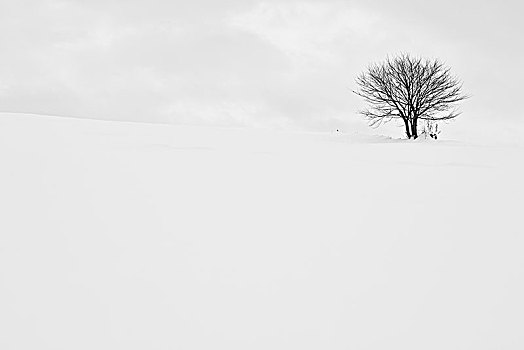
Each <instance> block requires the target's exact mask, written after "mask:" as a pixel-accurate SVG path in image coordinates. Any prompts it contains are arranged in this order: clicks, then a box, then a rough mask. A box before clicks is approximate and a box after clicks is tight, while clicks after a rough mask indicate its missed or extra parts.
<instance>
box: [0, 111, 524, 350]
mask: <svg viewBox="0 0 524 350" xmlns="http://www.w3.org/2000/svg"><path fill="white" fill-rule="evenodd" d="M522 138H523V137H522V134H521V135H520V139H518V138H516V139H512V140H509V141H511V142H509V141H508V140H504V142H491V141H485V142H482V141H475V142H473V141H467V142H466V141H463V140H460V139H455V140H454V141H453V140H447V141H445V140H444V141H438V142H429V141H428V142H423V141H418V142H406V141H398V140H390V139H387V138H385V137H371V136H364V135H357V134H354V135H352V134H345V135H341V134H330V133H327V134H312V133H310V134H308V133H285V132H275V131H264V130H250V129H223V128H206V127H189V126H166V125H148V124H133V123H117V122H99V121H89V120H76V119H66V118H50V117H36V116H23V115H9V114H3V115H0V164H1V172H0V349H5V350H11V349H67V350H71V349H75V350H76V349H86V350H87V349H89V350H92V349H126V350H129V349H184V350H185V349H188V350H189V349H227V350H233V349H239V350H240V349H242V350H245V349H271V350H275V349H300V350H305V349H399V350H407V349H413V350H420V349H424V350H428V349H435V350H437V349H438V350H442V349H446V350H451V349H457V350H458V349H460V350H464V349H471V350H482V349H523V348H524V332H523V330H524V297H523V296H524V255H523V250H524V228H523V227H522V217H523V214H524V211H523V207H524V206H523V204H522V198H523V197H524V184H523V179H524V165H523V159H524V157H523V155H524V142H523V141H522ZM479 140H481V139H479Z"/></svg>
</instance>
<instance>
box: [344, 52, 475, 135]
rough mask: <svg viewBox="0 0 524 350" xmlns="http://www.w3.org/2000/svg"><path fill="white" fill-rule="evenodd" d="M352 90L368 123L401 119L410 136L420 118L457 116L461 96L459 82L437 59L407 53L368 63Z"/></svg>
mask: <svg viewBox="0 0 524 350" xmlns="http://www.w3.org/2000/svg"><path fill="white" fill-rule="evenodd" d="M356 83H357V86H358V89H357V90H356V91H353V92H354V93H355V94H357V95H358V96H361V97H363V98H364V100H365V101H366V102H367V103H368V105H369V106H368V109H366V110H363V111H361V112H360V114H362V115H364V116H365V117H366V118H367V119H368V120H369V123H370V125H371V126H379V125H381V124H383V123H386V122H389V121H391V120H393V119H402V121H403V122H404V126H405V127H406V135H407V137H408V138H409V139H411V138H414V139H416V138H417V137H418V130H417V125H418V122H419V120H424V121H426V122H427V123H435V122H436V121H439V120H449V119H453V118H456V117H457V116H458V115H459V114H460V113H459V112H458V111H457V109H456V108H455V104H456V103H457V102H459V101H462V100H464V99H466V98H468V96H466V95H463V94H462V92H461V90H462V82H461V81H460V80H459V79H458V78H457V77H455V76H454V75H452V74H451V72H450V68H448V67H446V66H445V65H444V64H443V63H442V62H440V61H439V60H438V59H436V60H430V59H422V58H418V57H413V56H411V55H409V54H400V55H398V56H395V57H392V58H390V57H388V58H387V59H386V60H385V61H384V62H381V63H374V64H371V65H370V66H369V67H368V69H367V71H365V72H363V73H362V74H360V75H359V76H358V77H357V79H356Z"/></svg>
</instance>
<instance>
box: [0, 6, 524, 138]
mask: <svg viewBox="0 0 524 350" xmlns="http://www.w3.org/2000/svg"><path fill="white" fill-rule="evenodd" d="M523 9H524V6H523V5H520V3H519V2H518V1H498V2H493V1H490V2H479V1H472V0H467V1H460V0H455V1H453V0H442V1H438V2H437V1H431V2H430V1H413V0H400V1H375V2H369V1H330V0H324V1H315V0H312V1H288V0H279V1H272V0H270V1H257V0H224V1H216V0H192V1H179V0H174V1H167V0H147V1H145V0H125V1H124V0H89V1H88V0H86V1H81V0H0V111H9V112H31V113H43V114H53V115H68V116H76V117H92V118H100V119H112V120H133V121H151V122H176V123H179V122H182V123H212V124H222V125H260V126H271V125H278V126H291V127H305V128H309V129H317V130H323V129H329V128H331V127H334V126H337V125H339V124H340V125H342V124H344V123H345V122H351V121H352V120H357V119H359V118H360V117H359V116H357V115H356V113H355V112H356V110H358V109H359V108H361V107H362V103H361V101H360V100H359V99H358V98H356V97H355V96H353V95H352V94H351V92H350V90H351V89H353V88H354V77H355V76H356V75H357V74H358V73H359V72H360V71H362V70H363V69H365V67H366V65H367V64H368V63H369V62H371V61H376V60H381V59H383V58H384V57H385V56H386V55H387V54H391V53H396V52H400V51H405V52H410V53H413V54H417V55H422V56H428V57H439V58H441V59H442V60H444V61H446V62H447V63H448V64H449V65H450V66H451V67H452V68H453V70H454V72H455V73H456V74H457V75H458V76H459V77H461V78H462V80H463V81H464V83H465V92H466V93H469V94H470V95H472V96H473V97H472V99H470V100H469V101H467V102H465V103H463V104H462V108H461V109H462V111H463V112H464V116H463V117H467V118H482V119H484V120H488V119H490V118H497V119H498V120H517V119H519V120H520V119H522V114H521V111H520V109H519V106H518V102H519V101H520V98H521V91H522V90H523V89H522V86H521V81H522V80H523V78H524V73H523V72H522V69H521V67H520V66H521V62H523V61H524V50H523V45H522V39H521V36H522V33H524V25H523V24H522V20H521V18H520V17H521V14H522V10H523Z"/></svg>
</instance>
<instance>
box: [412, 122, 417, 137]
mask: <svg viewBox="0 0 524 350" xmlns="http://www.w3.org/2000/svg"><path fill="white" fill-rule="evenodd" d="M417 122H418V118H413V120H412V121H411V135H412V136H413V138H414V139H416V138H417V137H418V131H417Z"/></svg>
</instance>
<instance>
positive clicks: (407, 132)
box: [404, 119, 411, 139]
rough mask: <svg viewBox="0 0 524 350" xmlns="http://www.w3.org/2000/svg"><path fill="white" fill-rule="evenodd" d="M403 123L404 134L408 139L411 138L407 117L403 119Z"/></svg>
mask: <svg viewBox="0 0 524 350" xmlns="http://www.w3.org/2000/svg"><path fill="white" fill-rule="evenodd" d="M404 125H405V126H406V136H407V137H408V139H410V138H411V132H410V131H409V121H408V120H407V119H404Z"/></svg>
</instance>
